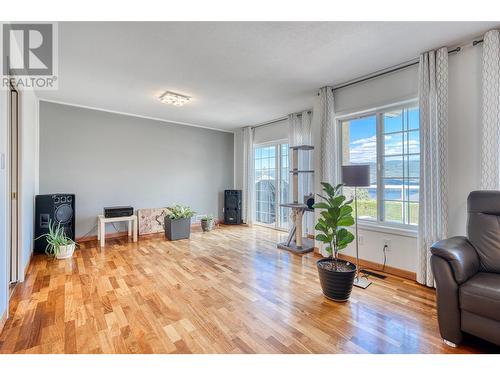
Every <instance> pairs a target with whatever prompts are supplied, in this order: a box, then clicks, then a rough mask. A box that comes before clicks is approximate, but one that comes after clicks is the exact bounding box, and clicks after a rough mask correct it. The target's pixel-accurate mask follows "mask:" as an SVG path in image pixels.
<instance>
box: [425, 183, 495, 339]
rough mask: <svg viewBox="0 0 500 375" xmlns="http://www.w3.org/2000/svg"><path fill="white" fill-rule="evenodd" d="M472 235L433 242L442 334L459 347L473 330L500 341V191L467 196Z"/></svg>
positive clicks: (433, 269) (432, 260) (434, 269)
mask: <svg viewBox="0 0 500 375" xmlns="http://www.w3.org/2000/svg"><path fill="white" fill-rule="evenodd" d="M467 212H468V220H467V235H468V238H466V237H452V238H449V239H446V240H443V241H439V242H436V243H435V244H433V245H432V246H431V252H432V257H431V266H432V272H433V274H434V278H435V280H436V291H437V310H438V321H439V330H440V332H441V337H443V339H444V340H445V342H446V343H447V344H448V345H451V346H456V345H458V344H459V343H460V342H461V341H462V333H463V332H467V333H470V334H472V335H474V336H478V337H481V338H483V339H485V340H488V341H491V342H493V343H495V344H496V345H500V191H492V190H488V191H473V192H472V193H470V194H469V198H468V199H467Z"/></svg>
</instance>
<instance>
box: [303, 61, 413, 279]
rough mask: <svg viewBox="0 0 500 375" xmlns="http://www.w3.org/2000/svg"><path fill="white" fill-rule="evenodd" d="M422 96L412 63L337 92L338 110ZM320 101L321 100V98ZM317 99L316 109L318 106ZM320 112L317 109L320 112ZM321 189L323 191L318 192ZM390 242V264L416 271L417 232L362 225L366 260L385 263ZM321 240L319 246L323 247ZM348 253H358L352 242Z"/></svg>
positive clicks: (368, 107) (361, 240)
mask: <svg viewBox="0 0 500 375" xmlns="http://www.w3.org/2000/svg"><path fill="white" fill-rule="evenodd" d="M417 96H418V68H417V66H412V67H409V68H406V69H403V70H400V71H397V72H394V73H391V74H386V75H384V76H382V77H379V78H376V79H373V80H369V81H365V82H362V83H359V84H356V85H352V86H348V87H345V88H343V89H339V90H335V91H334V100H335V113H336V115H337V116H340V115H345V114H348V113H354V112H358V111H365V110H371V109H374V108H377V107H380V106H384V105H387V104H392V103H397V102H401V101H405V100H409V99H415V98H416V97H417ZM318 100H319V99H318ZM318 100H316V105H315V109H317V108H318V104H319V103H318ZM316 113H317V111H316ZM318 120H319V119H318V116H315V121H314V122H313V126H314V129H315V134H314V135H315V137H314V139H315V147H316V149H317V150H318V151H316V152H315V158H316V160H315V170H317V171H319V168H320V160H319V147H320V129H319V121H318ZM319 183H320V181H319V173H316V174H315V187H316V189H317V190H318V189H320V188H321V186H320V184H319ZM317 192H319V191H317ZM385 240H389V241H390V248H389V249H388V251H387V265H389V266H392V267H396V268H400V269H404V270H408V271H412V272H414V271H415V270H416V261H417V258H416V249H417V240H416V236H415V235H413V236H412V235H411V234H407V235H400V234H394V233H391V232H389V231H387V232H380V231H378V230H377V231H375V230H370V229H367V228H365V227H363V226H362V225H360V229H359V256H360V258H362V259H366V260H370V261H372V262H376V263H383V261H384V253H383V251H382V249H383V247H384V241H385ZM320 245H321V244H320V243H316V246H318V247H320ZM343 253H344V254H347V255H351V256H355V245H354V243H353V244H351V245H350V246H349V247H348V248H347V249H345V250H344V251H343Z"/></svg>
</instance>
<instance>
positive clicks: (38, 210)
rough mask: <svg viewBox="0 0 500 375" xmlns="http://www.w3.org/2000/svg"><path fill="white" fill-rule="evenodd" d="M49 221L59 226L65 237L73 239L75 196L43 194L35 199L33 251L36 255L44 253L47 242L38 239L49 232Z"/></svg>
mask: <svg viewBox="0 0 500 375" xmlns="http://www.w3.org/2000/svg"><path fill="white" fill-rule="evenodd" d="M49 221H53V222H54V223H55V224H56V225H57V224H60V225H61V226H62V227H63V228H64V232H65V233H66V235H67V236H68V237H69V238H71V239H72V240H74V239H75V194H43V195H37V196H36V197H35V247H34V250H35V251H36V252H38V253H43V252H45V247H46V246H47V240H46V239H45V237H43V238H38V237H40V236H41V235H43V234H46V233H48V232H49ZM37 238H38V239H37Z"/></svg>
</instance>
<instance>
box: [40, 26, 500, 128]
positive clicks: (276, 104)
mask: <svg viewBox="0 0 500 375" xmlns="http://www.w3.org/2000/svg"><path fill="white" fill-rule="evenodd" d="M495 26H498V22H497V23H493V22H436V23H424V22H205V23H202V22H126V23H124V22H119V23H116V22H102V23H98V22H86V23H82V22H64V23H59V89H58V90H57V91H42V92H40V93H39V96H40V98H42V99H47V100H53V101H60V102H66V103H71V104H77V105H83V106H89V107H97V108H101V109H105V110H110V111H118V112H125V113H130V114H136V115H142V116H149V117H155V118H160V119H164V120H171V121H176V122H182V123H188V124H194V125H200V126H206V127H212V128H217V129H223V130H231V129H235V128H238V127H242V126H246V125H253V124H258V123H261V122H264V121H268V120H271V119H274V118H279V117H282V116H284V115H286V114H288V113H291V112H294V111H299V110H303V109H305V108H309V107H311V106H312V103H313V98H314V94H315V93H316V91H317V89H318V88H319V87H322V86H325V85H335V84H338V83H342V82H345V81H348V80H350V79H353V78H357V77H359V76H362V75H365V74H368V73H371V72H373V71H376V70H379V69H383V68H386V67H388V66H391V65H395V64H399V63H401V62H404V61H407V60H410V59H412V58H415V57H416V56H418V54H419V53H420V52H422V51H425V50H428V49H432V48H436V47H440V46H443V45H446V46H453V45H456V44H457V43H461V42H464V41H469V40H470V39H471V38H473V37H475V36H479V35H481V34H482V33H483V32H484V31H486V30H488V29H490V28H493V27H495ZM165 90H171V91H175V92H179V93H181V94H185V95H189V96H192V97H193V101H192V102H191V103H189V104H187V105H185V106H184V107H173V106H168V105H165V104H163V103H161V102H160V101H158V99H157V97H158V96H159V95H160V94H161V93H162V92H163V91H165Z"/></svg>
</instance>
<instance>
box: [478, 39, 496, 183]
mask: <svg viewBox="0 0 500 375" xmlns="http://www.w3.org/2000/svg"><path fill="white" fill-rule="evenodd" d="M483 40H484V43H483V79H482V80H483V111H482V144H481V189H484V190H500V162H499V157H500V32H499V31H498V30H491V31H488V32H487V33H486V34H485V35H484V38H483Z"/></svg>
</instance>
